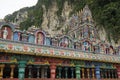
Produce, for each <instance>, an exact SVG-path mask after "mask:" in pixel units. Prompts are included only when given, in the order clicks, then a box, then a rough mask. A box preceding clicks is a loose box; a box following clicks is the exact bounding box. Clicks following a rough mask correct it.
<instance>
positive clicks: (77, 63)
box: [0, 6, 120, 80]
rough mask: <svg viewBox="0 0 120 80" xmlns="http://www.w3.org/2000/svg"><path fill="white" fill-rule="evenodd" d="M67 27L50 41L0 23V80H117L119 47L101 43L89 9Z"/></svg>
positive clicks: (41, 33) (43, 34) (32, 29)
mask: <svg viewBox="0 0 120 80" xmlns="http://www.w3.org/2000/svg"><path fill="white" fill-rule="evenodd" d="M67 27H68V28H69V31H68V34H66V35H64V34H60V35H56V36H54V37H50V35H48V34H47V33H46V32H45V31H42V30H40V29H38V28H35V27H30V28H29V29H28V30H27V31H21V30H20V29H19V27H18V26H16V25H14V24H13V23H8V22H0V80H120V47H119V46H118V47H114V46H112V45H111V44H110V43H108V42H107V41H105V40H104V41H103V40H100V38H99V35H98V31H97V30H96V29H95V24H94V22H93V19H92V15H91V11H90V10H89V8H88V6H85V7H84V8H83V9H82V10H81V11H80V12H79V13H78V14H77V15H73V16H72V17H71V18H70V20H69V22H68V25H67Z"/></svg>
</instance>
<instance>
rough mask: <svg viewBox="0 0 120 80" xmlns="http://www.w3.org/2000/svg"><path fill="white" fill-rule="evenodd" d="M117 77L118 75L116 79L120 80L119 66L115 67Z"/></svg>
mask: <svg viewBox="0 0 120 80" xmlns="http://www.w3.org/2000/svg"><path fill="white" fill-rule="evenodd" d="M117 75H118V78H119V79H120V66H117Z"/></svg>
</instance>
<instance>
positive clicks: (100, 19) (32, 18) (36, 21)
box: [5, 0, 120, 42]
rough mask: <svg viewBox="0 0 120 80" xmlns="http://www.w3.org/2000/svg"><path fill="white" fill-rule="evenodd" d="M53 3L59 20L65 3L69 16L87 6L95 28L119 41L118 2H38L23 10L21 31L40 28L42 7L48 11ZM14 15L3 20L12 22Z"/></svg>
mask: <svg viewBox="0 0 120 80" xmlns="http://www.w3.org/2000/svg"><path fill="white" fill-rule="evenodd" d="M55 1H56V3H57V6H58V11H57V15H58V17H59V19H60V17H61V13H62V9H63V7H64V2H65V1H68V3H69V5H71V6H72V8H73V11H72V12H71V14H70V15H72V14H74V13H76V12H77V11H79V10H81V9H82V8H83V7H84V6H85V5H86V4H88V5H89V7H90V9H91V11H92V14H93V18H94V20H95V22H96V23H97V26H103V27H104V29H105V30H106V32H107V34H108V39H109V40H110V38H113V39H114V40H115V41H116V42H117V41H118V39H120V5H119V4H120V0H38V3H37V4H36V6H33V7H31V8H27V9H25V10H27V11H28V19H26V20H25V21H24V22H22V23H21V24H20V26H21V29H28V27H30V26H32V25H35V26H37V27H41V24H42V21H43V9H42V5H45V7H46V10H48V9H49V8H50V7H51V5H52V3H53V2H55ZM16 13H17V12H15V13H13V14H12V15H11V16H7V17H6V18H5V19H6V20H7V21H13V20H14V18H15V16H16Z"/></svg>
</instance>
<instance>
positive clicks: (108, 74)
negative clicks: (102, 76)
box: [108, 70, 111, 78]
mask: <svg viewBox="0 0 120 80" xmlns="http://www.w3.org/2000/svg"><path fill="white" fill-rule="evenodd" d="M108 78H111V76H110V70H108Z"/></svg>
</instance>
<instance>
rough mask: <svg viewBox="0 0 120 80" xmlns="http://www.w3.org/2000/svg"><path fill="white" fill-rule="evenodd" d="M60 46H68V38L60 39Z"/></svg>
mask: <svg viewBox="0 0 120 80" xmlns="http://www.w3.org/2000/svg"><path fill="white" fill-rule="evenodd" d="M60 46H62V47H68V46H69V40H68V38H63V39H62V40H61V43H60Z"/></svg>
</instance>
